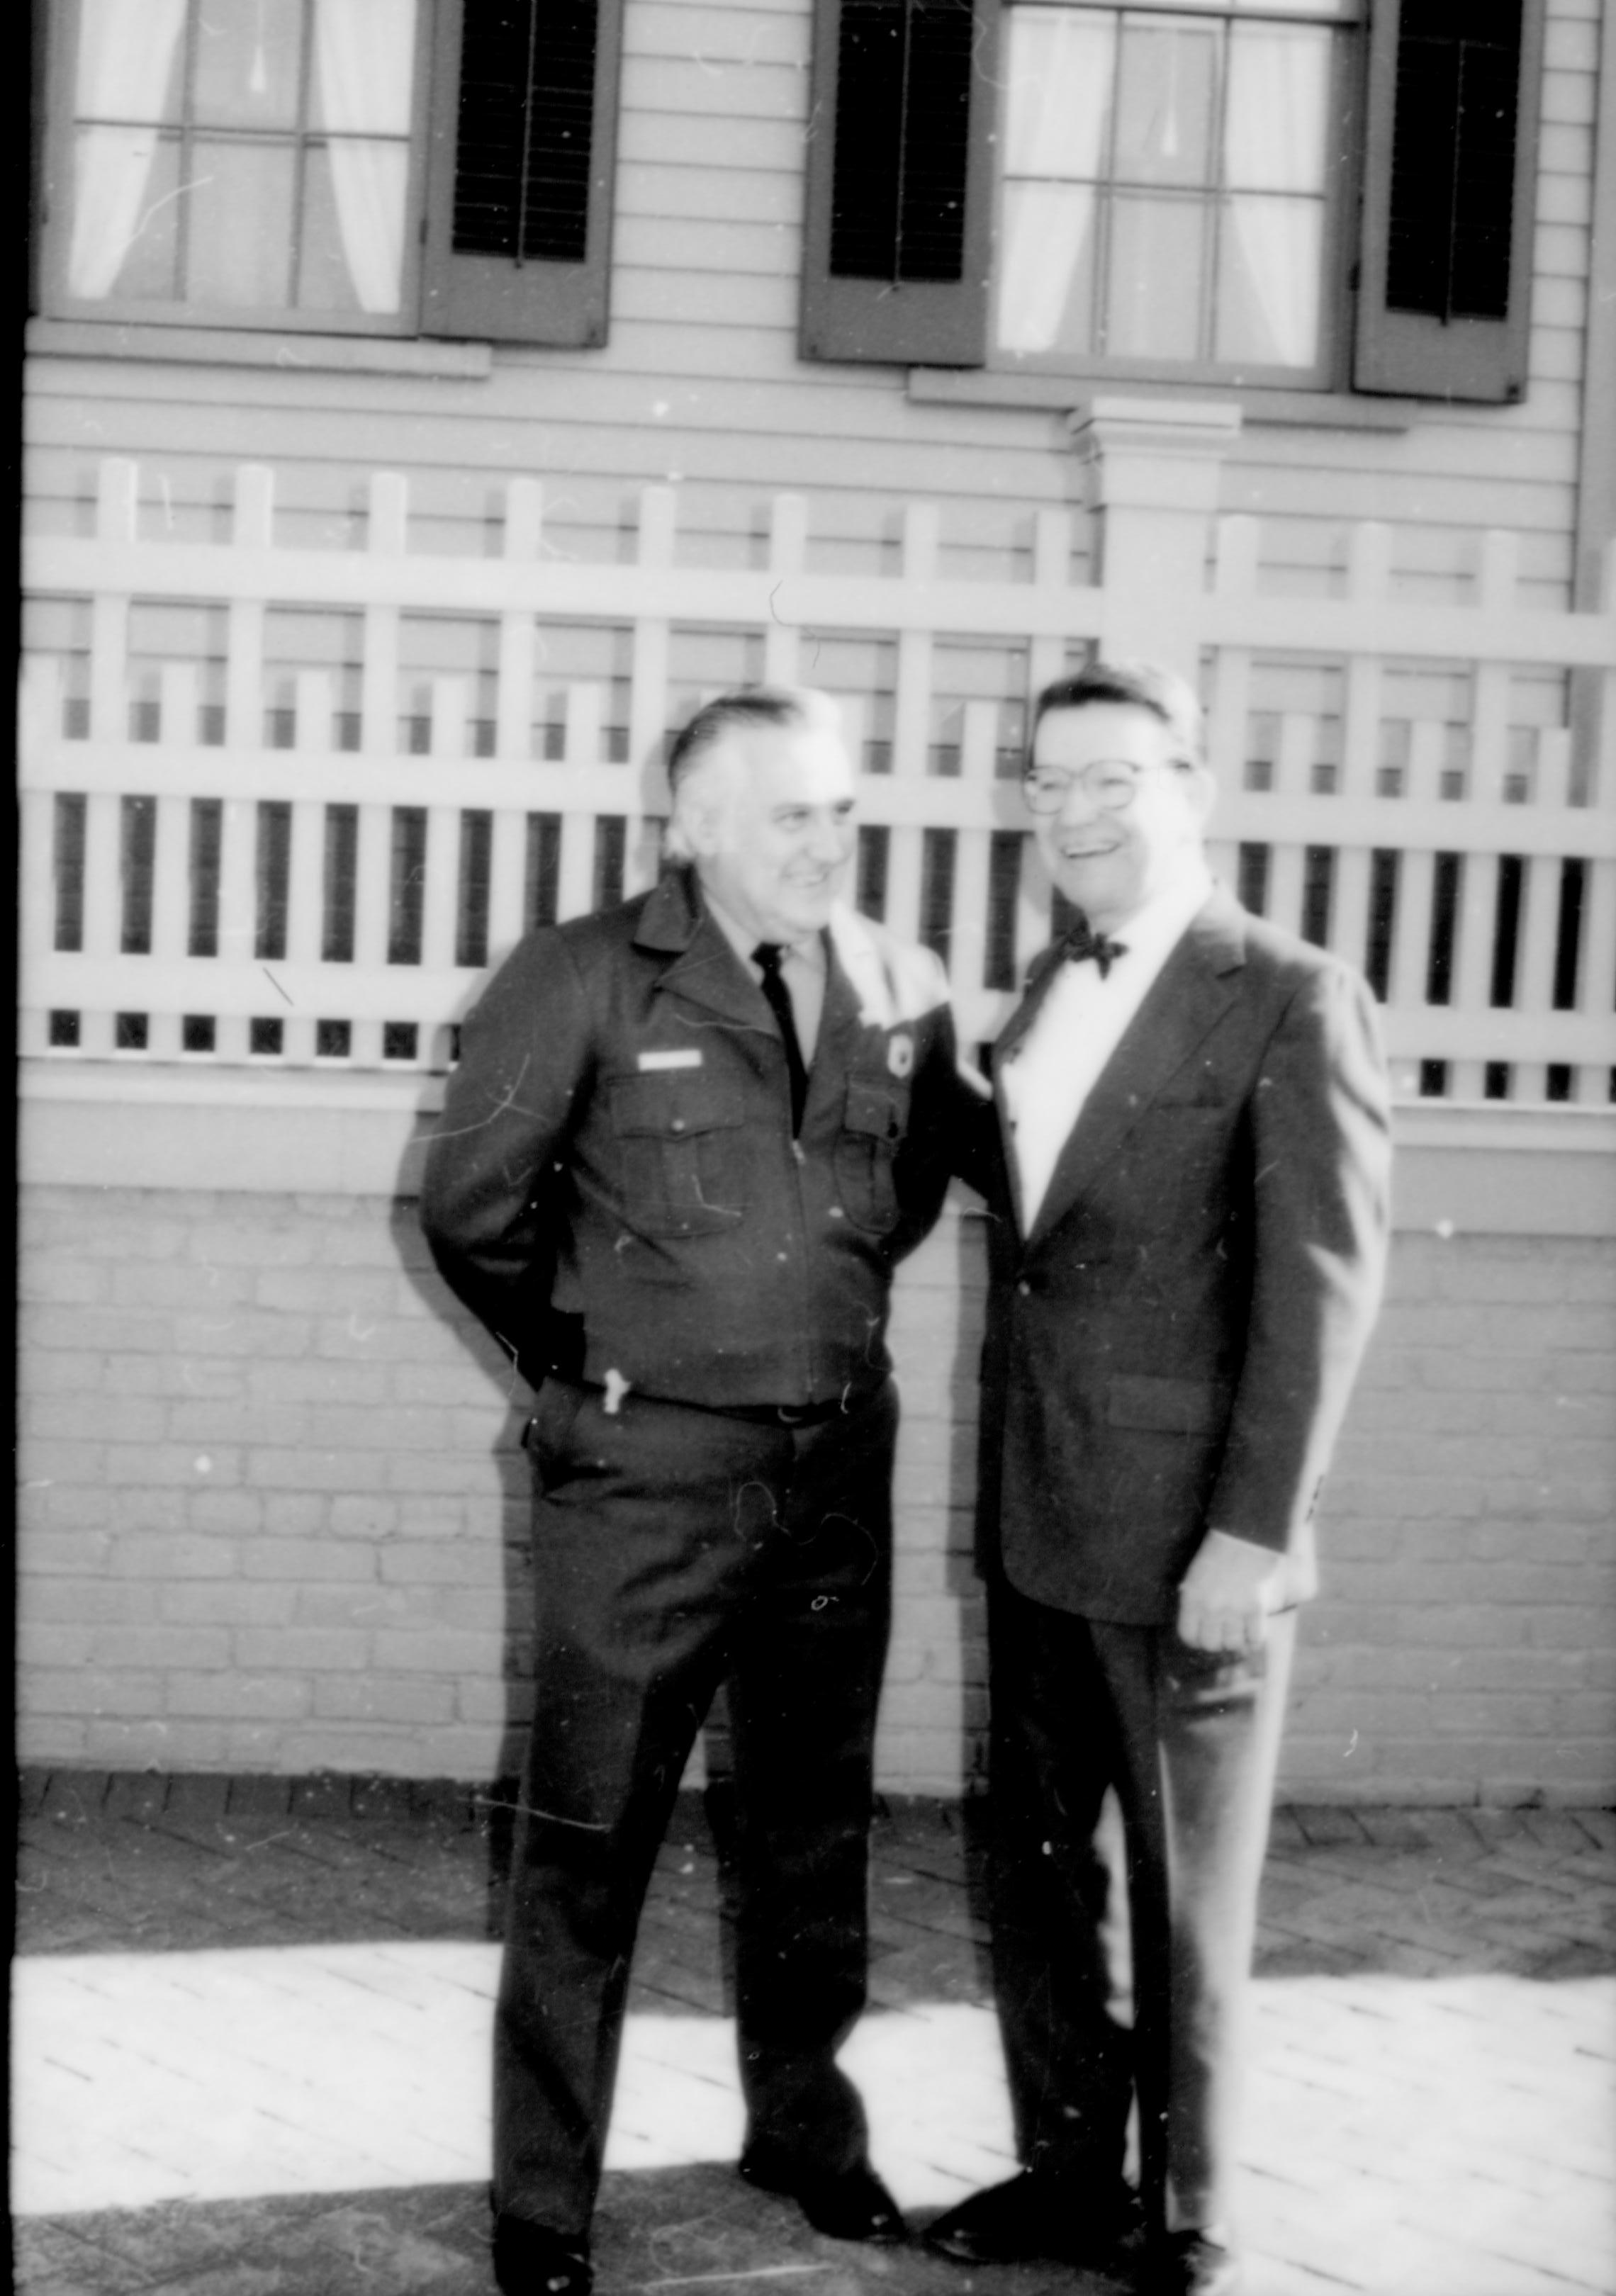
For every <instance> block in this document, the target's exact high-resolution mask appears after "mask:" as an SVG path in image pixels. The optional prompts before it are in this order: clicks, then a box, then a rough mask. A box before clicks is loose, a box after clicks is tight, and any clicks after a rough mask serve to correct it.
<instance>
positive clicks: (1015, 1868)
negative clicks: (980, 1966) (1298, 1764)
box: [988, 1579, 1296, 2225]
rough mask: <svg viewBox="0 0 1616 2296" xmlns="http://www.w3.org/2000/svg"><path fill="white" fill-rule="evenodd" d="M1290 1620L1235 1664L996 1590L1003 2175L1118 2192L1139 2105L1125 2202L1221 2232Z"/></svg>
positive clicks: (1290, 1616) (1143, 1629)
mask: <svg viewBox="0 0 1616 2296" xmlns="http://www.w3.org/2000/svg"><path fill="white" fill-rule="evenodd" d="M1295 1624H1296V1620H1295V1613H1294V1612H1293V1611H1287V1612H1284V1613H1282V1614H1280V1615H1279V1616H1277V1617H1275V1618H1272V1619H1270V1620H1269V1621H1268V1635H1267V1643H1266V1644H1265V1647H1264V1649H1263V1650H1262V1652H1260V1654H1259V1656H1258V1657H1257V1658H1256V1659H1255V1660H1253V1659H1251V1658H1249V1657H1245V1656H1240V1655H1235V1656H1226V1655H1222V1654H1218V1653H1212V1652H1203V1651H1196V1650H1192V1649H1189V1648H1188V1647H1186V1646H1185V1644H1183V1643H1181V1642H1180V1641H1179V1639H1178V1637H1177V1634H1176V1633H1175V1632H1174V1630H1173V1629H1172V1628H1170V1627H1148V1626H1119V1625H1112V1624H1108V1623H1106V1622H1103V1621H1102V1620H1092V1619H1085V1618H1081V1617H1079V1616H1077V1615H1075V1614H1074V1613H1071V1612H1069V1611H1058V1610H1055V1609H1053V1608H1051V1607H1050V1606H1049V1605H1047V1604H1046V1603H1035V1602H1032V1601H1030V1600H1029V1598H1028V1597H1027V1596H1025V1595H1020V1594H1018V1593H1017V1592H1016V1591H1015V1590H1014V1589H1013V1587H1009V1586H1008V1585H1006V1584H1005V1582H1004V1581H1003V1580H1002V1579H1001V1580H999V1581H998V1583H997V1584H996V1585H995V1586H994V1587H993V1588H992V1590H991V1594H990V1596H989V1611H988V1632H989V1639H990V1644H991V1652H992V1677H991V1678H992V1683H993V1725H992V1747H991V1760H992V1775H993V1804H994V1830H995V1841H994V1854H993V1859H992V1887H993V1895H994V1906H993V1936H994V1977H995V1985H996V1989H997V1999H998V2007H999V2019H1000V2024H1001V2028H1002V2030H1003V2034H1004V2041H1005V2060H1006V2064H1007V2068H1008V2072H1009V2079H1010V2089H1011V2099H1012V2105H1013V2112H1014V2116H1015V2122H1016V2134H1017V2138H1018V2144H1019V2148H1020V2153H1021V2159H1022V2160H1023V2161H1026V2162H1027V2163H1029V2165H1032V2166H1036V2167H1038V2168H1039V2169H1046V2170H1048V2171H1050V2172H1051V2173H1053V2174H1054V2175H1055V2176H1057V2177H1060V2178H1061V2179H1062V2182H1063V2183H1065V2184H1068V2185H1070V2187H1071V2189H1072V2191H1073V2194H1074V2198H1077V2199H1079V2200H1080V2198H1081V2194H1082V2193H1083V2191H1084V2189H1085V2186H1086V2185H1087V2183H1089V2182H1090V2181H1093V2180H1098V2183H1099V2185H1100V2188H1101V2189H1106V2188H1107V2187H1108V2186H1109V2185H1110V2183H1111V2182H1112V2181H1114V2179H1115V2178H1116V2177H1118V2176H1119V2175H1120V2173H1121V2169H1122V2165H1123V2155H1124V2151H1125V2146H1126V2142H1127V2131H1128V2111H1129V2105H1130V2102H1131V2100H1132V2098H1133V2096H1135V2095H1136V2097H1137V2101H1138V2106H1139V2153H1140V2178H1141V2194H1142V2198H1143V2199H1144V2204H1145V2208H1146V2211H1147V2215H1148V2216H1149V2217H1150V2218H1151V2219H1152V2220H1153V2221H1154V2222H1155V2223H1157V2224H1160V2223H1161V2221H1162V2218H1163V2214H1164V2211H1165V2207H1166V2196H1167V2194H1168V2192H1169V2189H1170V2192H1171V2194H1172V2198H1173V2202H1175V2204H1176V2207H1177V2216H1178V2218H1179V2220H1181V2221H1184V2222H1187V2223H1189V2224H1197V2225H1213V2224H1218V2223H1225V2222H1226V2221H1227V2217H1228V2212H1229V2201H1230V2190H1229V2188H1230V2185H1231V2181H1232V2177H1233V2174H1234V2169H1235V2161H1234V2159H1233V2157H1232V2156H1233V2151H1234V2145H1235V2129H1236V2121H1237V2108H1238V2095H1237V2079H1238V2075H1237V2071H1236V2068H1237V2067H1238V2065H1239V2063H1240V2061H1241V2051H1240V2048H1239V2046H1238V2043H1239V2036H1238V2031H1237V2030H1236V2029H1237V2027H1238V2023H1239V2020H1240V2017H1241V2013H1242V2004H1243V1997H1244V1991H1245V1985H1246V1979H1247V1974H1248V1972H1249V1969H1250V1965H1251V1947H1252V1939H1253V1931H1254V1927H1255V1915H1256V1905H1257V1892H1258V1886H1259V1880H1260V1877H1261V1871H1262V1860H1263V1852H1264V1849H1265V1846H1266V1842H1267V1828H1268V1813H1269V1807H1270V1803H1271V1800H1272V1796H1273V1787H1274V1775H1275V1770H1276V1764H1277V1761H1278V1755H1279V1740H1280V1730H1281V1726H1282V1723H1283V1720H1284V1698H1285V1688H1286V1683H1287V1679H1288V1677H1289V1673H1290V1664H1291V1653H1292V1646H1293V1644H1294V1639H1295ZM1107 1787H1114V1788H1115V1789H1116V1792H1117V1795H1118V1799H1119V1800H1120V1804H1121V1809H1122V1818H1123V1829H1124V1837H1125V1841H1126V1846H1127V1864H1128V1940H1129V1949H1130V1955H1131V1962H1132V1972H1131V1975H1132V1984H1131V1992H1132V2001H1133V2016H1132V2024H1131V2027H1129V2026H1128V2025H1126V2024H1124V2023H1123V2022H1121V2021H1119V2019H1118V2017H1117V2016H1116V2015H1115V2014H1114V2013H1113V2010H1114V2008H1115V2006H1116V2003H1115V1998H1114V1995H1115V1980H1116V1975H1117V1972H1115V1971H1114V1970H1113V1968H1112V1965H1111V1958H1110V1956H1109V1954H1108V1948H1107V1920H1106V1916H1107V1912H1108V1900H1109V1893H1110V1887H1111V1875H1110V1872H1109V1869H1108V1866H1107V1863H1106V1860H1105V1858H1104V1856H1103V1851H1102V1849H1101V1848H1100V1847H1099V1846H1098V1844H1097V1842H1096V1839H1095V1828H1096V1825H1097V1824H1098V1821H1099V1817H1100V1809H1101V1804H1102V1801H1103V1797H1104V1794H1105V1792H1106V1789H1107Z"/></svg>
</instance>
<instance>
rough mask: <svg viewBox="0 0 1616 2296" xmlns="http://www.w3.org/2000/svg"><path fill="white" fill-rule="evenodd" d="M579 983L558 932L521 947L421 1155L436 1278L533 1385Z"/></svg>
mask: <svg viewBox="0 0 1616 2296" xmlns="http://www.w3.org/2000/svg"><path fill="white" fill-rule="evenodd" d="M590 1059H591V1054H590V1029H589V1024H588V1015H587V1004H586V998H585V995H584V989H583V984H582V982H581V981H580V980H579V978H578V970H577V967H576V965H575V964H574V963H573V960H572V956H571V954H570V950H569V949H568V947H567V944H566V942H565V941H564V940H563V939H562V937H561V935H560V934H559V933H557V932H554V931H546V932H540V933H535V934H532V935H530V936H529V939H526V940H524V941H522V942H521V944H520V945H519V946H518V947H517V948H516V949H515V950H514V951H513V954H512V955H511V956H510V958H509V959H508V960H507V962H506V963H505V964H504V965H503V966H502V967H501V968H500V970H499V972H497V973H496V975H495V977H494V979H493V980H492V981H491V982H490V983H489V985H488V989H487V990H486V992H485V993H484V995H483V996H482V999H481V1001H480V1004H479V1005H477V1007H476V1009H475V1011H474V1012H472V1013H471V1015H470V1016H469V1017H468V1019H467V1021H466V1022H465V1025H464V1028H463V1031H462V1037H461V1056H460V1060H459V1062H458V1064H457V1065H456V1067H455V1070H454V1072H453V1074H452V1075H451V1076H450V1078H449V1082H448V1087H447V1092H446V1094H445V1096H444V1105H443V1114H442V1116H441V1118H440V1119H439V1125H438V1129H437V1131H436V1133H435V1134H434V1136H433V1138H432V1141H431V1145H430V1147H429V1149H428V1151H427V1160H426V1173H425V1177H424V1180H423V1182H422V1193H421V1225H422V1229H423V1230H424V1232H425V1234H426V1239H427V1242H428V1244H429V1245H430V1246H431V1252H432V1257H433V1259H435V1260H436V1262H437V1264H438V1267H439V1273H440V1274H441V1275H442V1276H443V1278H444V1280H445V1282H446V1283H447V1284H448V1286H449V1288H450V1290H451V1291H452V1292H454V1293H455V1297H456V1298H457V1299H459V1300H462V1301H463V1303H464V1305H465V1306H466V1307H468V1308H470V1309H471V1310H472V1314H473V1315H474V1316H476V1317H477V1319H478V1321H479V1322H480V1324H483V1326H484V1327H485V1329H487V1330H488V1332H490V1333H492V1334H493V1336H494V1337H495V1339H496V1340H497V1341H499V1343H500V1345H501V1346H502V1347H503V1348H504V1349H505V1350H506V1352H507V1353H508V1354H509V1355H510V1356H511V1357H513V1359H514V1360H515V1361H516V1363H517V1365H518V1367H519V1369H521V1371H522V1373H523V1374H524V1376H526V1377H527V1378H529V1380H530V1381H533V1382H535V1383H537V1379H538V1378H540V1377H542V1376H543V1373H544V1370H545V1367H546V1363H545V1358H544V1354H543V1338H544V1324H545V1317H546V1308H547V1306H548V1302H549V1297H550V1286H551V1282H552V1279H553V1276H554V1265H555V1223H556V1216H557V1200H558V1195H559V1175H558V1170H557V1157H558V1153H559V1152H560V1150H561V1149H562V1145H563V1144H564V1142H565V1140H566V1138H567V1136H568V1134H569V1132H570V1129H571V1127H572V1123H573V1119H574V1111H575V1110H576V1107H577V1105H578V1095H579V1092H580V1088H581V1087H582V1086H583V1084H584V1082H585V1081H586V1079H587V1074H588V1071H589V1067H590Z"/></svg>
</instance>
